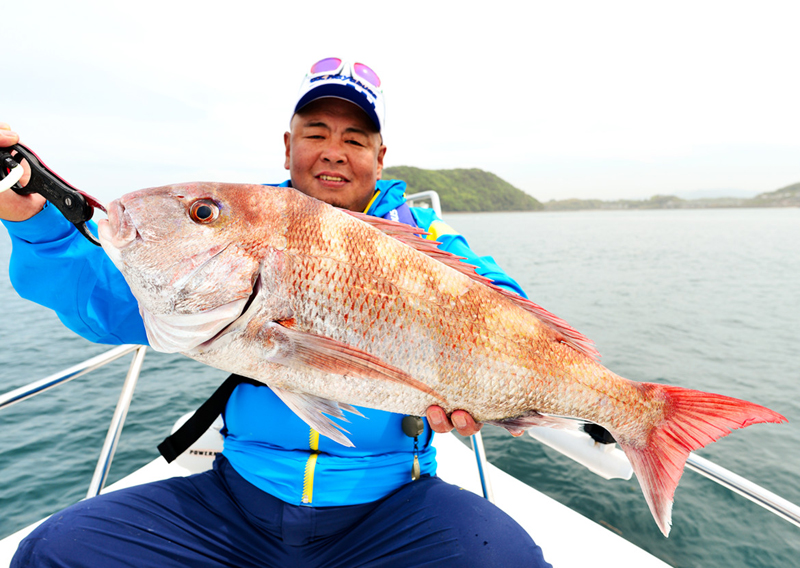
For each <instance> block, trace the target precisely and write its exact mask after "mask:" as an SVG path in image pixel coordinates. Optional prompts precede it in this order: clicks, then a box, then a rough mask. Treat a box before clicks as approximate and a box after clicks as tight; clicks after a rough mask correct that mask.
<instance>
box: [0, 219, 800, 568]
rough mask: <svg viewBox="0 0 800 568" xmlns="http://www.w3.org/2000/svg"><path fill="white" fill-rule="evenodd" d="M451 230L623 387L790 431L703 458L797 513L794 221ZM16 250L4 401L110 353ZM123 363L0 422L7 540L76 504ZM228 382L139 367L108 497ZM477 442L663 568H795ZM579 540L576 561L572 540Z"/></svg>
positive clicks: (708, 492)
mask: <svg viewBox="0 0 800 568" xmlns="http://www.w3.org/2000/svg"><path fill="white" fill-rule="evenodd" d="M447 221H448V222H449V223H450V224H451V225H452V226H453V227H455V228H456V229H457V230H459V231H460V232H462V233H463V234H465V235H466V236H467V238H468V240H469V242H470V244H471V246H472V248H473V249H474V250H475V251H476V252H478V253H479V254H487V255H491V256H493V257H494V258H495V260H497V262H498V263H499V264H500V265H501V266H502V267H503V268H504V269H505V270H506V271H507V272H508V273H509V274H511V275H512V276H514V277H515V278H516V279H517V280H518V281H519V283H520V284H521V285H522V287H523V288H524V289H525V290H526V292H527V293H528V295H529V297H530V298H531V299H532V300H534V301H535V302H537V303H538V304H540V305H542V306H543V307H545V308H546V309H548V310H550V311H551V312H553V313H555V314H557V315H559V316H560V317H562V318H564V319H565V320H567V321H568V322H569V323H570V324H572V325H573V326H574V327H575V328H577V329H578V330H580V331H581V332H583V333H584V334H585V335H587V336H588V337H590V338H591V339H593V340H594V341H595V343H596V344H597V347H598V349H599V351H600V352H601V354H602V355H603V360H602V361H603V363H604V364H605V365H606V366H607V367H609V368H610V369H611V370H613V371H614V372H616V373H618V374H619V375H622V376H624V377H627V378H630V379H634V380H638V381H651V382H662V383H669V384H675V385H680V386H685V387H690V388H696V389H701V390H706V391H711V392H719V393H723V394H727V395H730V396H735V397H738V398H744V399H748V400H751V401H754V402H757V403H759V404H763V405H765V406H768V407H770V408H772V409H774V410H776V411H778V412H781V413H782V414H784V415H785V416H786V417H787V418H788V419H789V424H783V425H756V426H753V427H751V428H747V429H746V430H742V431H737V432H734V433H733V434H732V435H731V436H729V437H728V438H724V439H722V440H720V441H718V442H716V443H714V444H711V445H710V446H709V447H707V448H705V449H703V450H701V451H700V452H698V453H699V454H700V455H702V456H703V457H706V458H708V459H711V460H712V461H714V462H716V463H718V464H720V465H722V466H724V467H727V468H729V469H731V470H733V471H734V472H736V473H738V474H740V475H742V476H744V477H747V478H749V479H750V480H752V481H754V482H756V483H758V484H760V485H762V486H764V487H766V488H767V489H769V490H771V491H773V492H775V493H777V494H778V495H780V496H782V497H784V498H786V499H788V500H790V501H792V502H794V503H798V504H800V355H799V354H798V353H800V254H798V252H799V251H800V209H713V210H712V209H708V210H674V211H671V210H658V211H601V212H563V213H497V214H458V215H456V214H453V215H448V216H447ZM10 248H11V247H10V242H9V239H8V236H7V234H6V233H5V231H0V267H2V268H0V392H6V391H8V390H11V389H12V388H14V387H17V386H20V385H23V384H26V383H27V382H30V381H32V380H35V379H39V378H42V377H44V376H46V375H48V374H50V373H53V372H56V371H58V370H61V369H64V368H66V367H68V366H71V365H73V364H75V363H78V362H80V361H82V360H84V359H86V358H88V357H90V356H93V355H96V354H99V353H101V352H103V351H105V350H106V349H107V348H108V347H107V346H98V345H93V344H91V343H89V342H87V341H85V340H83V339H80V338H78V337H76V336H74V335H73V334H72V333H71V332H69V331H67V330H65V329H64V327H63V325H62V324H61V323H60V322H59V321H58V319H57V318H56V317H55V316H54V315H52V314H51V313H50V312H48V311H47V310H45V309H43V308H40V307H38V306H35V305H33V304H31V303H30V302H26V301H24V300H21V299H20V298H19V297H18V296H17V295H16V294H15V292H14V291H13V290H12V288H11V285H10V283H9V282H8V276H7V271H6V267H7V265H8V257H9V255H10ZM129 361H130V358H129V357H125V358H124V359H123V360H119V361H117V362H115V363H113V364H112V365H110V366H109V367H107V368H105V369H104V370H101V371H98V372H95V373H92V374H89V375H86V376H84V377H81V378H78V379H76V380H75V381H73V382H71V383H69V384H67V385H65V386H62V387H60V388H58V389H55V390H52V391H49V392H47V393H44V394H42V395H40V396H38V397H36V398H34V399H30V400H26V401H23V402H21V403H19V404H17V405H15V406H13V407H10V408H6V409H4V410H0V536H4V535H6V534H9V533H11V532H13V531H15V530H17V529H19V528H21V527H22V526H24V525H26V524H28V523H31V522H33V521H35V520H37V519H39V518H41V517H42V516H44V515H47V514H50V513H52V512H54V511H56V510H58V509H59V508H62V507H65V506H67V505H69V504H70V503H73V502H75V501H76V500H78V499H81V498H82V497H83V496H84V495H85V492H86V490H87V488H88V485H89V481H90V480H91V476H92V471H93V469H94V465H95V462H96V460H97V457H98V454H99V452H100V447H101V446H102V443H103V439H104V437H105V431H106V429H107V427H108V424H109V422H110V420H111V416H112V413H113V410H114V405H115V402H116V399H117V397H118V395H119V391H120V389H121V387H122V382H123V380H124V376H125V372H126V369H127V366H128V364H129ZM225 376H226V374H225V373H223V372H221V371H216V370H214V369H210V368H208V367H204V366H202V365H200V364H198V363H195V362H193V361H190V360H188V359H185V358H183V357H181V356H178V355H164V354H159V353H154V352H153V351H152V350H148V354H147V356H146V358H145V364H144V369H143V372H142V378H141V379H140V381H139V385H138V388H137V390H136V394H135V396H134V399H133V403H132V406H131V409H130V412H129V414H128V418H127V422H126V426H125V429H124V430H123V433H122V437H121V439H120V445H119V450H118V452H117V454H116V457H115V458H114V463H113V466H112V469H111V475H110V481H111V482H113V481H114V480H116V479H118V478H120V477H122V476H123V475H125V474H127V473H129V472H130V471H132V470H133V469H135V468H137V467H139V466H141V465H142V464H144V463H146V462H148V461H150V460H152V459H153V458H155V457H156V455H157V453H156V450H155V447H156V445H157V444H158V443H159V442H160V441H161V440H162V439H163V437H164V436H165V435H166V434H167V433H168V431H169V429H170V427H171V426H172V424H173V423H174V421H175V420H176V419H177V418H178V417H179V416H180V415H182V414H184V413H185V412H189V411H191V410H193V409H194V408H196V407H197V405H198V404H199V403H201V402H202V401H203V400H204V399H205V398H206V397H207V396H208V395H209V394H210V393H211V392H213V390H214V388H216V386H217V385H218V384H219V383H220V382H221V381H222V380H223V379H224V378H225ZM483 432H484V439H485V442H486V445H487V453H488V456H489V458H490V460H492V461H493V462H494V463H495V464H497V465H498V466H499V467H501V468H503V469H505V470H506V471H508V472H510V473H511V474H512V475H514V476H515V477H517V478H519V479H521V480H523V481H524V482H526V483H528V484H530V485H532V486H534V487H536V488H537V489H539V490H540V491H543V492H545V493H547V494H548V495H550V496H552V497H554V498H555V499H557V500H559V501H561V502H562V503H565V504H566V505H568V506H569V507H571V508H573V509H576V510H577V511H579V512H580V513H582V514H584V515H585V516H587V517H589V518H591V519H593V520H595V521H596V522H598V523H600V524H602V525H604V526H606V527H607V528H609V529H610V530H612V531H614V532H616V533H619V534H621V535H622V536H624V537H625V538H626V539H628V540H630V541H632V542H634V543H635V544H637V545H639V546H641V547H642V548H644V549H646V550H648V551H650V552H651V553H653V554H655V555H656V556H658V557H660V558H662V559H664V560H665V561H666V562H668V563H669V564H671V565H673V566H676V567H693V568H694V567H706V566H707V567H712V566H714V567H716V566H726V567H742V568H744V567H747V568H753V567H765V568H766V567H770V568H772V567H784V566H786V567H789V566H797V565H798V561H797V559H798V558H800V528H797V527H795V526H794V525H791V524H790V523H788V522H786V521H784V520H782V519H780V518H778V517H776V516H774V515H772V514H770V513H768V512H766V511H764V510H763V509H761V508H760V507H758V506H757V505H755V504H753V503H751V502H749V501H747V500H746V499H744V498H743V497H740V496H738V495H736V494H734V493H732V492H730V491H728V490H727V489H724V488H722V487H720V486H718V485H716V484H714V483H713V482H711V481H709V480H707V479H705V478H703V477H701V476H700V475H698V474H696V473H694V472H692V471H688V470H687V471H686V472H685V474H684V476H683V478H682V480H681V483H680V486H679V487H678V490H677V491H676V494H675V506H674V510H673V528H672V533H671V535H670V537H669V539H665V538H664V537H663V536H662V535H661V533H660V532H659V531H658V529H657V527H656V525H655V522H654V521H653V519H652V517H651V515H650V512H649V510H648V508H647V505H646V503H645V501H644V498H643V496H642V494H641V491H640V489H639V486H638V483H637V482H636V480H635V478H634V479H631V480H630V481H621V480H612V481H606V480H604V479H602V478H600V477H597V476H595V475H594V474H592V473H590V472H589V471H588V470H586V469H585V468H583V467H582V466H580V465H578V464H576V463H574V462H572V461H571V460H569V459H568V458H565V457H564V456H562V455H561V454H558V453H557V452H555V451H553V450H551V449H549V448H547V447H544V446H542V445H541V444H539V443H538V442H535V441H534V440H533V439H530V438H528V437H527V436H526V437H522V438H512V437H511V436H509V435H508V434H507V433H506V432H505V431H503V430H499V429H496V428H492V427H486V428H484V430H483ZM533 537H534V539H535V537H536V535H533ZM574 539H575V541H576V545H579V543H580V535H579V534H576V535H574ZM546 554H547V551H546V550H545V555H546ZM598 554H602V551H598Z"/></svg>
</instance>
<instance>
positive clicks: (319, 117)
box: [283, 98, 386, 211]
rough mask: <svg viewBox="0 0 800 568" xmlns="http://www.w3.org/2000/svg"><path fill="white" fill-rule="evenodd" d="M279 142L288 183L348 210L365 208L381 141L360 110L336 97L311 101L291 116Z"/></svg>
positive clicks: (379, 163) (378, 164)
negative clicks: (283, 147)
mask: <svg viewBox="0 0 800 568" xmlns="http://www.w3.org/2000/svg"><path fill="white" fill-rule="evenodd" d="M283 142H284V144H285V145H286V162H285V163H284V167H285V168H286V169H287V170H289V172H290V174H291V179H292V187H294V188H295V189H297V190H299V191H302V192H303V193H305V194H306V195H310V196H311V197H316V198H317V199H320V200H322V201H325V202H327V203H330V204H331V205H335V206H337V207H343V208H345V209H350V210H351V211H363V210H364V209H365V208H366V206H367V204H368V203H369V201H370V199H372V194H373V193H374V190H375V183H376V182H377V181H378V180H379V179H380V176H381V171H382V170H383V156H384V154H385V153H386V146H384V145H382V144H381V135H380V134H379V133H378V132H377V129H376V128H375V125H374V124H373V123H372V121H371V120H370V119H369V117H367V115H366V114H365V113H364V111H362V110H361V109H360V108H358V107H357V106H356V105H354V104H352V103H349V102H347V101H344V100H341V99H333V98H325V99H319V100H316V101H314V102H313V103H311V104H309V105H307V106H305V107H304V108H303V109H302V110H301V111H300V112H299V113H297V114H295V115H294V116H293V117H292V122H291V132H287V133H285V134H284V135H283Z"/></svg>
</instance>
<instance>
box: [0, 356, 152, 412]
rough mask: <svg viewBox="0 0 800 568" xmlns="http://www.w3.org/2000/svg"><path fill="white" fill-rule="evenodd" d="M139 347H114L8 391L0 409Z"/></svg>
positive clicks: (4, 395)
mask: <svg viewBox="0 0 800 568" xmlns="http://www.w3.org/2000/svg"><path fill="white" fill-rule="evenodd" d="M139 347H140V346H139V345H120V346H119V347H115V348H114V349H111V350H110V351H106V352H105V353H101V354H100V355H98V356H97V357H92V358H91V359H87V360H86V361H84V362H83V363H78V364H77V365H75V366H73V367H70V368H69V369H66V370H64V371H61V372H59V373H55V374H53V375H50V376H49V377H45V378H44V379H41V380H39V381H34V382H32V383H29V384H27V385H25V386H23V387H19V388H18V389H14V390H12V391H8V392H7V393H5V394H3V395H0V409H3V408H5V407H6V406H11V405H12V404H16V403H18V402H22V401H23V400H25V399H27V398H30V397H32V396H36V395H37V394H41V393H43V392H45V391H47V390H50V389H51V388H53V387H57V386H59V385H62V384H64V383H68V382H69V381H71V380H73V379H77V378H78V377H80V376H82V375H85V374H86V373H89V372H91V371H94V370H95V369H99V368H100V367H102V366H103V365H106V364H108V363H111V362H112V361H115V360H116V359H119V358H120V357H122V356H123V355H127V354H128V353H130V352H132V351H136V350H137V349H139Z"/></svg>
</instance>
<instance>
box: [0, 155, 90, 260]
mask: <svg viewBox="0 0 800 568" xmlns="http://www.w3.org/2000/svg"><path fill="white" fill-rule="evenodd" d="M11 152H16V154H14V155H11ZM23 159H25V160H27V161H28V164H30V167H31V179H30V181H29V182H28V184H27V185H26V186H25V187H21V186H20V185H19V182H15V183H14V184H13V185H12V186H11V189H13V190H14V191H15V192H16V193H18V194H20V195H30V194H31V193H38V194H40V195H42V196H43V197H44V198H45V199H47V201H49V202H50V203H52V204H53V205H54V206H55V207H56V208H57V209H58V210H59V211H61V213H62V214H63V215H64V217H66V219H67V221H69V222H70V223H72V224H73V225H75V228H76V229H78V231H80V233H81V234H82V235H83V236H84V237H86V238H87V239H89V242H91V243H92V244H95V245H97V246H100V241H98V240H97V237H95V236H94V235H93V234H92V233H91V232H90V231H89V229H87V228H86V223H87V222H88V221H89V220H90V219H91V218H92V215H93V214H94V209H95V207H97V208H98V209H101V210H103V211H105V207H103V205H102V204H101V203H100V202H98V201H97V200H96V199H95V198H94V197H92V196H90V195H87V194H85V193H83V192H82V191H80V190H78V189H75V188H74V187H72V186H71V185H70V184H68V183H67V182H65V181H64V180H63V179H61V178H60V177H59V176H58V175H57V174H56V173H55V172H53V171H52V170H51V169H50V168H48V167H47V166H46V165H45V164H44V162H42V161H41V160H40V159H39V157H38V156H37V155H36V154H34V153H33V152H32V151H31V150H30V149H29V148H27V147H26V146H23V145H22V144H14V145H13V146H10V147H8V148H0V187H1V186H2V180H3V179H5V178H6V176H8V175H9V174H11V172H12V170H14V169H15V168H21V167H22V166H21V165H20V164H21V163H22V160H23ZM16 172H18V174H17V175H20V174H21V172H22V170H16ZM15 177H16V176H15ZM17 179H19V178H17ZM9 181H11V180H9ZM7 183H8V182H7ZM7 187H8V186H7V185H6V188H7Z"/></svg>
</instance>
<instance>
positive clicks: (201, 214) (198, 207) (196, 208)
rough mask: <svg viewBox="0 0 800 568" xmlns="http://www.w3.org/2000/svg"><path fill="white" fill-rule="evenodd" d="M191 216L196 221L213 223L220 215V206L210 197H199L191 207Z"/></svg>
mask: <svg viewBox="0 0 800 568" xmlns="http://www.w3.org/2000/svg"><path fill="white" fill-rule="evenodd" d="M189 217H191V219H192V221H194V222H195V223H203V224H206V223H211V222H212V221H215V220H216V219H217V217H219V206H218V205H217V204H216V203H214V202H213V201H211V200H210V199H198V200H197V201H195V202H194V203H192V205H191V206H190V207H189Z"/></svg>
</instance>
